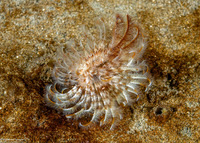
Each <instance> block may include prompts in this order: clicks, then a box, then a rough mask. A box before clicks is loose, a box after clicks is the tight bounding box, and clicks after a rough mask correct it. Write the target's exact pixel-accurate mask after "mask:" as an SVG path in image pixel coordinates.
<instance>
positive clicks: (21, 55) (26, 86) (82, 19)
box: [0, 0, 200, 143]
mask: <svg viewBox="0 0 200 143" xmlns="http://www.w3.org/2000/svg"><path fill="white" fill-rule="evenodd" d="M116 13H123V14H126V13H127V14H129V15H131V16H132V17H133V18H134V19H136V20H137V21H138V23H140V24H141V25H142V27H143V29H144V32H145V34H146V37H147V39H148V41H147V43H148V46H147V49H146V51H145V53H144V56H143V58H144V59H145V60H146V62H147V63H148V64H149V68H150V72H151V75H152V77H153V85H152V86H151V88H150V90H149V91H148V92H147V93H146V94H145V95H143V96H142V97H141V98H140V100H139V101H138V102H137V103H135V104H134V105H133V106H132V107H127V108H126V109H125V111H124V118H123V120H122V121H121V122H120V123H119V125H118V126H117V128H116V129H115V130H109V127H110V125H107V126H103V127H99V126H95V127H91V128H89V129H82V128H79V127H78V122H77V121H74V120H67V119H66V118H65V117H64V116H63V115H62V114H59V113H58V112H57V111H56V110H54V109H52V108H49V107H47V106H46V104H45V102H44V94H45V86H46V85H47V84H49V83H51V82H52V78H51V72H52V69H53V66H54V64H55V57H56V50H57V48H59V47H61V46H62V45H63V44H65V43H66V42H67V41H70V40H72V39H75V41H76V42H78V41H79V40H80V39H81V30H80V27H81V25H86V26H87V27H88V28H89V29H90V31H93V30H94V28H93V27H94V26H95V22H94V19H95V17H102V18H103V19H104V21H105V24H106V27H107V28H106V29H107V31H111V29H112V25H113V21H114V18H113V17H114V15H115V14H116ZM108 33H109V32H108ZM0 142H3V143H4V142H5V143H7V142H15V143H23V142H31V143H32V142H41V143H43V142H87V143H88V142H142V143H145V142H147V143H157V142H164V143H167V142H174V143H180V142H182V143H199V142H200V1H198V0H146V1H145V0H144V1H142V0H129V1H126V0H115V1H114V0H107V1H101V0H86V1H82V0H77V1H76V0H54V1H53V0H47V1H46V0H1V1H0Z"/></svg>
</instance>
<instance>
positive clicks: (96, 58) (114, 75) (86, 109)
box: [45, 14, 151, 129]
mask: <svg viewBox="0 0 200 143" xmlns="http://www.w3.org/2000/svg"><path fill="white" fill-rule="evenodd" d="M97 25H98V27H99V30H100V37H99V40H98V41H97V40H96V39H94V37H93V36H92V35H91V34H90V33H89V32H88V31H87V30H84V36H83V37H85V40H86V41H87V44H86V46H83V44H82V42H80V47H81V48H82V49H83V50H82V51H83V52H79V51H77V49H76V48H75V47H74V44H73V43H69V44H68V47H67V50H68V51H66V50H65V48H61V49H60V50H59V52H58V58H57V64H56V66H55V68H54V70H53V77H54V80H55V81H54V83H53V84H52V85H48V86H47V87H46V91H47V92H46V95H45V100H46V102H47V103H48V105H49V106H51V107H55V108H56V109H58V110H61V111H62V112H63V113H64V115H65V116H66V117H67V118H81V117H83V116H87V118H88V117H90V121H89V122H88V123H86V124H82V123H80V124H79V125H80V126H88V125H90V124H91V123H94V122H100V125H103V124H107V123H111V129H112V128H113V127H114V126H115V125H116V123H117V121H119V120H120V119H122V110H121V109H122V108H123V107H124V106H126V105H131V104H133V103H134V102H135V101H137V100H138V99H139V97H140V94H142V92H141V91H144V90H145V91H146V90H147V89H148V87H149V86H150V85H151V80H150V78H149V74H148V66H147V65H146V64H145V62H144V61H140V58H141V56H142V53H143V51H144V50H145V48H146V43H145V38H144V36H143V34H142V30H141V28H140V27H139V26H138V25H136V24H135V23H134V22H133V20H132V19H131V17H130V16H129V15H126V16H124V17H123V16H121V15H119V14H117V15H116V22H115V26H114V28H113V35H112V39H111V41H110V43H107V42H106V41H107V39H106V36H105V35H106V28H105V25H104V22H103V20H102V19H99V20H98V22H97ZM84 29H85V28H84ZM96 41H97V42H96ZM69 50H70V51H71V52H69Z"/></svg>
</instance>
